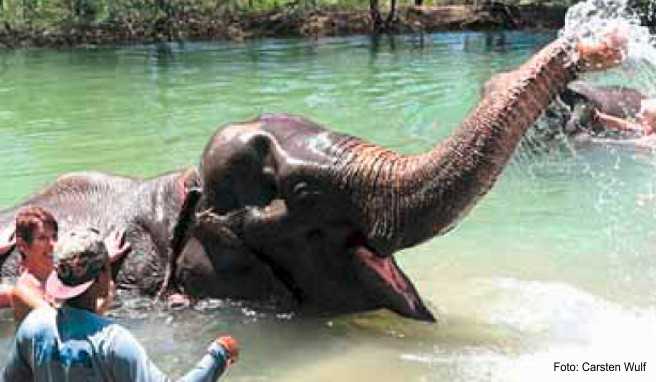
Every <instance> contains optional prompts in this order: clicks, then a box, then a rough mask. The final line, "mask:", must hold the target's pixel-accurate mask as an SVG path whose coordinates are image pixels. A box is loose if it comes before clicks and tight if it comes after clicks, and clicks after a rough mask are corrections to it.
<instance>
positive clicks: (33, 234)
mask: <svg viewBox="0 0 656 382" xmlns="http://www.w3.org/2000/svg"><path fill="white" fill-rule="evenodd" d="M12 230H14V231H15V232H13V233H11V231H12ZM58 231H59V227H58V224H57V221H56V220H55V218H54V217H53V216H52V214H51V213H50V212H48V211H47V210H45V209H43V208H41V207H32V206H29V207H25V208H23V209H21V210H20V211H19V212H18V214H17V215H16V222H15V228H14V227H9V228H7V229H5V231H3V232H4V235H3V237H4V239H2V242H0V255H5V254H6V253H8V252H9V250H10V249H12V248H13V246H14V245H15V246H16V248H17V249H18V251H19V252H20V254H21V271H20V272H21V273H20V276H19V278H18V280H17V281H16V285H15V286H13V287H12V286H4V287H0V308H2V307H9V306H13V308H14V317H15V319H16V320H17V321H21V320H22V319H23V318H24V317H25V316H26V315H27V313H29V311H30V310H31V309H34V308H38V307H40V306H43V305H47V304H48V302H47V301H46V298H45V294H44V288H45V287H44V285H45V281H46V279H47V278H48V276H49V275H50V273H51V272H52V269H53V263H52V253H53V250H54V247H55V244H56V243H57V237H58ZM124 235H125V232H122V231H118V230H117V231H114V232H113V233H112V234H111V235H110V236H109V238H107V239H106V245H107V247H108V249H109V251H110V261H111V262H115V261H117V260H118V259H120V258H121V257H123V256H125V255H126V254H127V253H128V252H129V251H130V249H131V248H130V245H129V244H128V243H127V242H125V240H124ZM3 248H4V253H3V252H2V249H3Z"/></svg>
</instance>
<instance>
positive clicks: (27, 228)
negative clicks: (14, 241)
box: [16, 206, 59, 244]
mask: <svg viewBox="0 0 656 382" xmlns="http://www.w3.org/2000/svg"><path fill="white" fill-rule="evenodd" d="M39 224H42V225H43V226H44V227H45V226H50V227H51V228H52V229H53V230H54V231H55V234H57V231H58V230H59V227H58V225H57V221H56V220H55V217H54V216H52V214H51V213H50V212H48V211H46V210H45V209H43V208H41V207H37V206H28V207H24V208H22V209H21V210H20V211H18V215H16V238H21V239H23V240H24V241H25V242H26V243H27V244H32V240H33V239H34V231H35V230H36V228H37V227H38V226H39Z"/></svg>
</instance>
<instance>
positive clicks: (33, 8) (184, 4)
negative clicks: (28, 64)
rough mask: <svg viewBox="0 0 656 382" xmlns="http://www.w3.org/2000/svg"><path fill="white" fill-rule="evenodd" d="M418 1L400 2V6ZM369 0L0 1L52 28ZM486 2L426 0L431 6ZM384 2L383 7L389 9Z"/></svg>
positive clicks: (12, 12) (8, 12) (13, 15)
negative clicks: (55, 26)
mask: <svg viewBox="0 0 656 382" xmlns="http://www.w3.org/2000/svg"><path fill="white" fill-rule="evenodd" d="M414 1H415V0H398V1H397V6H404V5H411V4H414ZM504 2H505V3H510V4H522V3H526V2H530V3H533V4H559V5H567V4H569V3H571V2H573V0H549V1H546V0H530V1H527V0H510V1H508V0H506V1H504ZM369 3H370V2H369V0H0V20H1V21H3V22H6V23H8V24H9V25H12V26H19V25H24V24H29V25H32V26H36V27H38V26H48V25H50V26H52V25H59V24H61V23H67V24H70V23H74V24H79V23H82V24H89V23H103V22H112V21H124V20H131V21H132V22H135V23H138V22H140V21H141V22H143V21H148V20H157V19H160V18H162V17H167V16H176V15H179V14H208V13H213V14H224V13H229V14H235V13H237V14H238V13H240V12H257V11H269V10H275V9H282V8H287V9H294V8H303V9H311V8H323V9H347V10H348V9H367V8H368V7H369ZM463 3H473V4H478V3H483V0H478V1H477V0H424V1H423V4H424V5H428V6H433V5H446V4H463ZM386 4H387V2H386V1H381V6H383V7H384V6H386Z"/></svg>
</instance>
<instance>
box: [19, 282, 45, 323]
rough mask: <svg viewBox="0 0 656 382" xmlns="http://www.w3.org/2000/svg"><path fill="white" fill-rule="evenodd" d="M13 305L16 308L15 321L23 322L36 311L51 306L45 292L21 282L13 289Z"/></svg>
mask: <svg viewBox="0 0 656 382" xmlns="http://www.w3.org/2000/svg"><path fill="white" fill-rule="evenodd" d="M11 303H12V306H13V307H14V320H16V322H21V321H23V319H24V318H25V317H26V316H27V315H28V314H29V313H30V312H31V311H32V310H34V309H38V308H41V307H44V306H50V304H49V303H48V301H46V299H45V297H44V295H43V292H41V291H39V290H37V289H35V288H33V287H30V286H27V285H21V284H20V282H19V283H18V284H17V285H16V286H15V287H14V288H13V291H12V294H11Z"/></svg>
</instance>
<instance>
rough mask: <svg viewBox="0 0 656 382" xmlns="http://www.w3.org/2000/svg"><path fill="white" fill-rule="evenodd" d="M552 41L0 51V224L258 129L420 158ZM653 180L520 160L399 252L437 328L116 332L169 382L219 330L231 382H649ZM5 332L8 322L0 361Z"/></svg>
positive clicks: (267, 323)
mask: <svg viewBox="0 0 656 382" xmlns="http://www.w3.org/2000/svg"><path fill="white" fill-rule="evenodd" d="M553 37H554V34H549V33H546V34H531V33H518V32H512V33H510V32H496V33H438V34H431V35H425V36H423V38H420V37H418V36H406V37H389V38H388V37H383V38H381V39H380V40H373V39H371V38H369V37H348V38H330V39H320V40H317V41H308V40H297V39H289V40H264V41H256V42H245V43H186V44H170V45H160V46H154V45H144V46H128V47H111V48H88V49H76V50H63V51H62V50H59V51H56V50H45V49H40V50H27V51H22V50H18V51H3V52H0V170H1V171H2V175H3V182H2V187H1V188H0V209H2V208H6V207H10V206H12V205H14V204H16V203H18V202H19V201H20V200H22V199H23V198H25V197H26V196H27V195H29V194H31V193H33V192H35V191H36V190H38V189H39V188H41V187H43V186H44V185H46V184H48V183H49V182H51V181H53V180H54V179H55V177H56V176H57V175H59V174H62V173H64V172H69V171H77V170H86V169H94V170H101V171H108V172H112V173H118V174H125V175H134V176H146V177H148V176H154V175H156V174H159V173H162V172H165V171H169V170H173V169H177V168H181V167H184V166H188V165H191V164H195V163H197V161H198V159H199V156H200V152H201V150H202V149H203V147H204V145H205V143H206V142H207V139H208V138H209V136H210V135H211V134H212V133H213V131H214V130H215V129H216V128H217V127H218V126H220V125H222V124H225V123H228V122H230V121H239V120H245V119H250V118H253V117H255V116H257V115H258V114H260V113H264V112H290V113H296V114H302V115H304V116H306V117H309V118H311V119H313V120H315V121H318V122H319V123H322V124H324V125H326V126H330V127H331V128H333V129H336V130H338V131H341V132H346V133H349V134H353V135H357V136H360V137H363V138H366V139H368V140H370V141H373V142H375V143H378V144H381V145H384V146H386V147H389V148H393V149H395V150H398V151H400V152H403V153H416V152H422V151H425V150H428V149H429V148H430V147H432V146H433V145H434V144H435V143H437V142H439V141H440V140H441V139H443V138H444V137H446V136H447V135H448V134H449V133H450V132H452V131H453V129H454V128H455V127H456V126H457V125H458V124H459V122H460V121H462V120H463V119H464V117H465V116H466V114H467V112H468V111H469V110H470V109H472V107H473V106H474V105H475V104H476V103H477V101H478V100H479V94H480V88H481V86H482V84H483V83H484V82H485V81H486V80H487V79H488V78H489V77H490V76H491V75H492V74H494V73H496V72H498V71H502V70H507V69H510V68H513V67H515V66H516V65H518V64H519V63H521V62H523V61H524V60H525V59H526V58H527V57H529V56H530V54H531V53H532V52H534V51H535V50H536V49H538V48H539V47H540V46H542V45H544V44H545V43H547V42H548V41H550V40H551V39H553ZM592 80H594V81H600V82H613V81H616V80H617V78H615V77H613V75H612V73H611V75H606V76H599V75H598V76H596V77H592ZM633 81H634V83H632V84H631V85H632V86H635V87H638V88H640V87H641V86H642V85H644V82H641V81H640V78H639V77H636V78H635V79H634V80H633ZM643 90H648V89H643ZM655 163H656V162H655V160H654V156H653V153H652V152H651V151H650V150H645V149H640V150H638V149H632V148H630V147H624V146H617V145H601V144H598V145H575V144H568V145H560V146H559V147H558V148H557V149H553V150H543V151H540V152H532V151H529V150H520V151H519V152H518V153H517V154H516V155H515V158H514V159H513V161H512V162H511V164H510V165H509V166H508V168H507V169H506V171H505V172H504V173H503V176H502V177H501V179H500V181H499V182H498V183H497V185H496V186H495V187H494V189H493V190H492V191H491V192H490V193H489V194H488V195H487V196H486V197H485V198H483V200H482V201H481V202H480V203H479V204H478V205H477V206H476V207H475V208H474V209H473V211H472V212H471V213H470V214H469V216H468V217H467V218H465V219H464V220H463V221H462V222H461V224H460V225H459V226H458V228H457V229H455V230H453V231H452V232H450V233H449V234H447V235H446V236H444V237H438V238H436V239H433V240H432V241H430V242H427V243H425V244H422V245H420V246H417V247H415V248H412V249H408V250H406V251H403V252H402V253H399V254H397V259H398V262H399V265H400V266H401V268H402V269H404V271H405V272H406V273H407V274H408V276H409V277H410V279H411V280H413V281H414V282H415V285H416V287H417V289H418V291H419V293H420V295H421V296H422V297H423V298H424V299H425V301H426V303H427V305H428V306H429V308H430V309H431V310H432V311H433V312H434V313H435V314H436V315H437V317H438V322H437V323H436V324H426V323H420V322H415V321H412V320H407V319H403V318H401V317H398V316H396V315H394V314H393V313H389V312H371V313H367V314H358V315H351V316H341V317H321V318H298V317H294V315H293V314H288V313H284V312H283V313H280V314H274V313H271V312H267V313H263V312H258V311H256V310H253V309H252V308H251V307H249V306H247V305H244V304H242V303H240V302H234V301H232V302H231V301H210V302H205V303H203V304H202V306H201V307H199V308H198V309H193V310H186V311H175V312H170V311H165V310H161V309H160V308H158V307H154V308H153V307H150V305H149V302H148V301H147V300H138V301H130V302H129V303H127V304H125V306H123V307H122V308H121V309H118V310H117V311H115V312H114V313H113V315H114V316H115V317H116V318H117V320H119V321H120V322H121V323H123V324H125V325H126V326H127V327H129V328H130V329H131V330H132V331H133V332H134V333H135V335H136V336H137V337H138V338H139V339H140V340H141V341H142V342H143V344H144V346H145V347H146V349H147V350H148V352H149V353H150V354H151V356H152V357H153V358H154V360H155V361H156V363H157V364H158V365H160V366H161V368H162V369H164V370H166V371H167V372H170V373H171V374H172V375H175V376H179V375H181V374H182V373H183V372H185V371H186V369H188V368H189V367H191V366H192V365H193V364H194V363H195V361H196V360H197V359H199V357H200V356H201V355H202V354H203V352H204V349H205V348H206V346H207V344H208V343H209V341H210V340H212V339H213V338H214V336H215V335H216V334H217V333H219V332H222V333H223V332H229V333H232V334H233V335H235V336H236V337H238V338H239V339H240V340H241V342H242V347H243V351H242V358H241V361H240V363H239V364H238V365H237V366H236V367H234V368H233V369H231V370H230V371H229V376H228V377H227V378H226V380H231V381H336V380H342V381H356V380H359V381H479V380H481V381H525V380H529V379H531V380H534V379H535V378H533V377H532V376H536V375H537V376H545V377H547V379H548V378H549V377H552V378H554V379H555V378H557V377H558V376H559V374H556V373H554V372H553V362H555V361H563V362H564V361H571V362H583V361H585V360H591V361H595V362H602V361H609V362H610V361H613V362H623V361H628V360H635V361H652V363H651V364H650V365H648V368H649V366H652V367H653V368H656V363H655V362H653V361H655V360H654V359H653V357H654V352H653V346H654V345H653V344H654V343H656V293H655V292H654V291H655V290H656V256H653V251H654V248H655V247H656V230H654V229H653V227H652V226H653V225H654V214H656V171H654V165H655ZM201 308H202V309H201ZM13 331H14V327H13V324H12V322H11V320H10V315H9V313H8V312H3V313H0V362H3V360H4V354H5V353H6V349H8V348H9V346H10V341H11V338H12V335H13ZM540 380H541V379H540Z"/></svg>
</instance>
